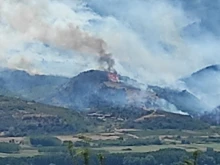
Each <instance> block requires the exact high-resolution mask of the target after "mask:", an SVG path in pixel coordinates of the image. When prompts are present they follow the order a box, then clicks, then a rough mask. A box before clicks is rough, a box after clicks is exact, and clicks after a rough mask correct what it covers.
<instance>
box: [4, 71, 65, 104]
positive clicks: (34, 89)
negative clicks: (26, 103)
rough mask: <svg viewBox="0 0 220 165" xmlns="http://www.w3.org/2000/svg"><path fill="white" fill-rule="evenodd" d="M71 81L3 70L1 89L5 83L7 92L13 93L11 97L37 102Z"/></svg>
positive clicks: (63, 78)
mask: <svg viewBox="0 0 220 165" xmlns="http://www.w3.org/2000/svg"><path fill="white" fill-rule="evenodd" d="M68 80H69V79H68V78H66V77H60V76H50V75H30V74H28V73H27V72H25V71H19V70H10V69H1V70H0V89H1V86H2V82H4V87H3V88H4V89H5V90H6V91H5V92H4V91H2V92H1V94H6V92H7V91H11V95H14V96H20V97H23V98H25V99H31V100H36V99H39V98H41V97H42V96H45V95H47V94H49V93H51V92H53V91H54V90H55V89H56V88H57V87H59V86H60V85H62V84H64V83H65V82H67V81H68Z"/></svg>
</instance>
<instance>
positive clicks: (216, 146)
mask: <svg viewBox="0 0 220 165" xmlns="http://www.w3.org/2000/svg"><path fill="white" fill-rule="evenodd" d="M207 147H211V148H213V149H214V150H215V151H220V143H210V144H179V145H172V144H170V145H148V146H123V147H121V146H119V147H101V148H96V150H105V151H109V152H110V153H124V152H151V151H157V150H160V149H165V148H180V149H185V150H186V151H195V150H201V151H205V150H206V149H207ZM128 148H130V149H132V150H131V151H124V150H123V149H128Z"/></svg>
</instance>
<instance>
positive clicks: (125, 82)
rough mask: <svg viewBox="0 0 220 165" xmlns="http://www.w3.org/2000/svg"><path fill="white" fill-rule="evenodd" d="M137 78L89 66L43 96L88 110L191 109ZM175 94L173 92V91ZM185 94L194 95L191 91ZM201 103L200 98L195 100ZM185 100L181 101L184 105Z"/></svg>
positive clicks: (71, 106) (60, 104) (179, 111)
mask: <svg viewBox="0 0 220 165" xmlns="http://www.w3.org/2000/svg"><path fill="white" fill-rule="evenodd" d="M137 84H138V83H137V82H136V81H135V80H132V79H129V78H128V77H123V76H121V75H119V74H117V73H116V72H107V71H100V70H89V71H86V72H82V73H80V74H79V75H77V76H76V77H73V78H72V79H70V81H69V82H68V83H67V84H65V85H63V86H62V88H60V89H59V91H58V92H56V93H55V94H53V95H51V96H50V97H49V98H46V99H45V100H43V102H45V103H49V104H52V105H58V106H65V107H68V108H72V109H78V110H85V109H93V108H103V107H115V108H117V107H122V108H125V107H136V109H142V110H148V109H158V108H159V109H163V110H165V111H169V112H173V113H182V112H181V111H183V112H187V113H188V112H191V109H188V107H187V106H184V104H185V103H183V102H182V103H181V101H178V102H177V103H178V105H179V106H178V108H179V107H180V108H181V109H178V108H176V106H175V101H172V102H169V101H170V100H169V99H166V98H165V97H161V96H162V95H161V96H160V95H158V92H159V91H161V92H162V91H163V90H162V88H161V89H160V88H158V90H157V91H154V90H153V89H151V88H147V87H146V89H144V90H143V89H141V88H139V87H138V86H137ZM173 93H174V94H175V97H176V98H177V99H178V97H181V98H182V97H183V96H182V95H181V92H179V93H178V92H173ZM179 94H180V96H179ZM170 95H172V92H170ZM171 97H172V96H171ZM184 97H189V98H190V97H192V96H191V95H190V94H189V93H187V94H185V95H184ZM196 101H197V100H196ZM195 103H197V104H198V103H199V101H197V102H195ZM180 104H181V105H180Z"/></svg>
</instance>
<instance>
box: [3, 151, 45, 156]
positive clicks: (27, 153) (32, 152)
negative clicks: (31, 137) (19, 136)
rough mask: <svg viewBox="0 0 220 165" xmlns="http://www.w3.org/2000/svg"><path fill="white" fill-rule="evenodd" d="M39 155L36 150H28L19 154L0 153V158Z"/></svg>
mask: <svg viewBox="0 0 220 165" xmlns="http://www.w3.org/2000/svg"><path fill="white" fill-rule="evenodd" d="M40 154H41V153H39V152H38V150H33V149H30V150H21V151H20V152H19V153H13V154H6V153H0V157H29V156H36V155H40Z"/></svg>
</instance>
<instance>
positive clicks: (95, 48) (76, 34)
mask: <svg viewBox="0 0 220 165" xmlns="http://www.w3.org/2000/svg"><path fill="white" fill-rule="evenodd" d="M48 7H49V6H48V4H47V3H43V2H42V1H39V2H37V1H34V0H32V1H27V0H23V1H20V2H18V1H11V3H9V2H7V1H2V2H1V5H0V9H1V11H2V12H1V15H2V17H1V19H2V20H4V21H5V22H7V24H9V25H10V26H11V27H12V28H13V29H14V30H16V31H17V32H19V33H22V35H24V36H25V37H26V38H28V39H29V40H30V39H31V40H38V41H41V42H43V43H47V44H49V45H53V46H56V47H60V48H64V49H72V50H75V51H78V52H80V53H88V54H96V55H98V56H99V60H98V61H99V63H100V65H102V64H103V63H106V64H107V68H105V69H107V70H109V71H110V70H112V68H113V65H114V60H113V59H112V56H111V55H110V54H107V53H106V50H105V48H106V47H107V46H106V45H107V44H106V43H105V41H104V40H102V39H100V38H97V37H94V36H93V35H91V34H89V33H87V32H85V31H83V30H81V29H80V28H79V27H78V26H77V25H75V24H74V22H72V23H69V24H68V25H66V26H64V27H61V26H53V25H51V24H49V23H47V22H46V21H45V20H44V17H45V15H47V10H48ZM7 8H11V9H12V8H13V12H9V11H8V10H7ZM22 60H24V57H23V59H22Z"/></svg>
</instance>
